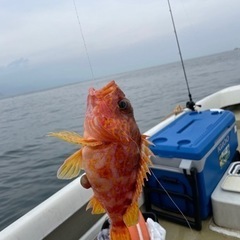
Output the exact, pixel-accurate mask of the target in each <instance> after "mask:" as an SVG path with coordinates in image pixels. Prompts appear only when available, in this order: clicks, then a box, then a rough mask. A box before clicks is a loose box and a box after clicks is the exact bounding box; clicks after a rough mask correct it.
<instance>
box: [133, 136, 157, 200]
mask: <svg viewBox="0 0 240 240" xmlns="http://www.w3.org/2000/svg"><path fill="white" fill-rule="evenodd" d="M146 138H147V136H146V135H142V141H141V159H140V166H139V170H138V176H137V183H136V191H135V193H134V195H133V202H137V201H138V198H139V196H140V194H141V192H142V186H143V185H144V179H147V173H150V171H149V167H148V166H149V165H151V163H152V162H151V159H150V157H151V156H153V153H152V152H151V150H150V149H149V147H148V146H149V145H150V144H151V142H149V141H148V140H147V139H146Z"/></svg>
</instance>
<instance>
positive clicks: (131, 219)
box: [123, 202, 139, 227]
mask: <svg viewBox="0 0 240 240" xmlns="http://www.w3.org/2000/svg"><path fill="white" fill-rule="evenodd" d="M138 217H139V208H138V203H137V202H134V203H132V204H131V205H130V206H129V207H128V208H127V210H126V212H125V214H124V215H123V221H124V223H125V224H126V226H127V227H130V226H133V225H135V224H137V222H138Z"/></svg>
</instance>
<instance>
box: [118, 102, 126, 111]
mask: <svg viewBox="0 0 240 240" xmlns="http://www.w3.org/2000/svg"><path fill="white" fill-rule="evenodd" d="M118 107H119V108H120V109H121V110H126V109H127V108H128V101H127V100H126V99H122V100H120V101H119V102H118Z"/></svg>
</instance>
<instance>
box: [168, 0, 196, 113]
mask: <svg viewBox="0 0 240 240" xmlns="http://www.w3.org/2000/svg"><path fill="white" fill-rule="evenodd" d="M167 2H168V8H169V12H170V15H171V20H172V25H173V30H174V34H175V38H176V42H177V47H178V52H179V56H180V60H181V64H182V69H183V74H184V78H185V82H186V85H187V91H188V97H189V102H187V104H186V105H187V108H190V109H191V110H192V111H194V110H195V109H194V106H195V103H194V102H193V100H192V94H191V92H190V87H189V83H188V79H187V73H186V70H185V65H184V61H183V57H182V51H181V48H180V44H179V40H178V35H177V30H176V26H175V22H174V18H173V13H172V8H171V4H170V0H167Z"/></svg>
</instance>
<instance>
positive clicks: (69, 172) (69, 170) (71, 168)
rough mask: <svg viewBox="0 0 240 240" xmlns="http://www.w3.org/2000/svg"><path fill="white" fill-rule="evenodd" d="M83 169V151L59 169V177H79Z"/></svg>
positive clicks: (70, 158)
mask: <svg viewBox="0 0 240 240" xmlns="http://www.w3.org/2000/svg"><path fill="white" fill-rule="evenodd" d="M81 169H82V149H80V150H78V151H77V152H75V153H74V154H72V155H71V156H70V157H69V158H67V159H66V160H65V161H64V163H63V165H62V166H61V167H60V168H59V169H58V172H57V177H58V178H60V179H71V178H74V177H77V176H78V175H79V173H80V171H81Z"/></svg>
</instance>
